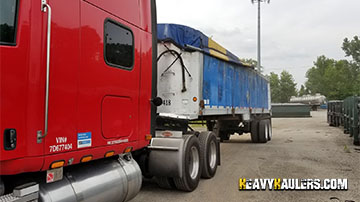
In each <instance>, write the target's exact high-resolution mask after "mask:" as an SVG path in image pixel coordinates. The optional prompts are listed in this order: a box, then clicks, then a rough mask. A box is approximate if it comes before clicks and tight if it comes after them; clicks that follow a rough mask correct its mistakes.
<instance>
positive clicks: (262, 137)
mask: <svg viewBox="0 0 360 202" xmlns="http://www.w3.org/2000/svg"><path fill="white" fill-rule="evenodd" d="M268 127H269V125H268V123H267V120H261V121H260V123H259V142H260V143H266V142H267V141H268V137H269V130H268Z"/></svg>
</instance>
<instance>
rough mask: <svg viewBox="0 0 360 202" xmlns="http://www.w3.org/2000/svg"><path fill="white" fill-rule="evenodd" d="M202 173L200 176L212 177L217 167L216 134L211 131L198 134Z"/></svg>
mask: <svg viewBox="0 0 360 202" xmlns="http://www.w3.org/2000/svg"><path fill="white" fill-rule="evenodd" d="M199 141H200V155H201V160H202V162H201V166H202V173H201V177H203V178H206V179H210V178H212V177H214V175H215V173H216V169H217V163H218V155H217V142H216V136H215V134H214V133H213V132H201V133H200V135H199Z"/></svg>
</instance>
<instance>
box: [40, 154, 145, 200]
mask: <svg viewBox="0 0 360 202" xmlns="http://www.w3.org/2000/svg"><path fill="white" fill-rule="evenodd" d="M141 183H142V174H141V171H140V168H139V166H138V164H137V163H136V161H135V160H134V159H133V158H132V157H131V155H128V156H122V157H119V159H105V160H102V161H100V162H99V161H97V162H91V163H88V164H84V165H81V166H77V167H74V168H73V169H70V170H69V171H66V172H64V176H63V179H62V180H61V181H58V182H54V183H51V184H45V183H44V184H40V197H39V201H40V202H79V201H86V202H98V201H101V202H107V201H109V202H114V201H119V202H121V201H129V200H131V199H132V198H134V197H135V196H136V195H137V193H138V192H139V191H140V188H141Z"/></svg>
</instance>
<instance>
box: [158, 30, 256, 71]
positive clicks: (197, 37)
mask: <svg viewBox="0 0 360 202" xmlns="http://www.w3.org/2000/svg"><path fill="white" fill-rule="evenodd" d="M157 33H158V40H160V41H171V42H173V43H174V44H176V45H177V46H180V47H181V48H183V49H185V48H187V46H189V45H190V46H192V47H196V48H198V49H201V50H202V51H203V52H205V53H207V54H209V55H211V56H213V57H216V58H219V59H222V60H225V61H228V62H232V63H236V64H239V65H242V66H245V67H252V66H251V65H249V64H246V63H243V62H241V61H240V59H239V58H238V57H237V56H235V55H234V54H232V53H231V52H230V51H228V50H226V49H225V48H224V47H222V46H221V45H220V44H218V43H216V42H215V41H214V40H212V39H211V38H209V37H207V36H206V35H205V34H203V33H202V32H200V31H198V30H196V29H193V28H191V27H187V26H183V25H177V24H158V31H157Z"/></svg>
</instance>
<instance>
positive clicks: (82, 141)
mask: <svg viewBox="0 0 360 202" xmlns="http://www.w3.org/2000/svg"><path fill="white" fill-rule="evenodd" d="M77 147H78V149H80V148H85V147H91V132H87V133H78V135H77Z"/></svg>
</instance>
